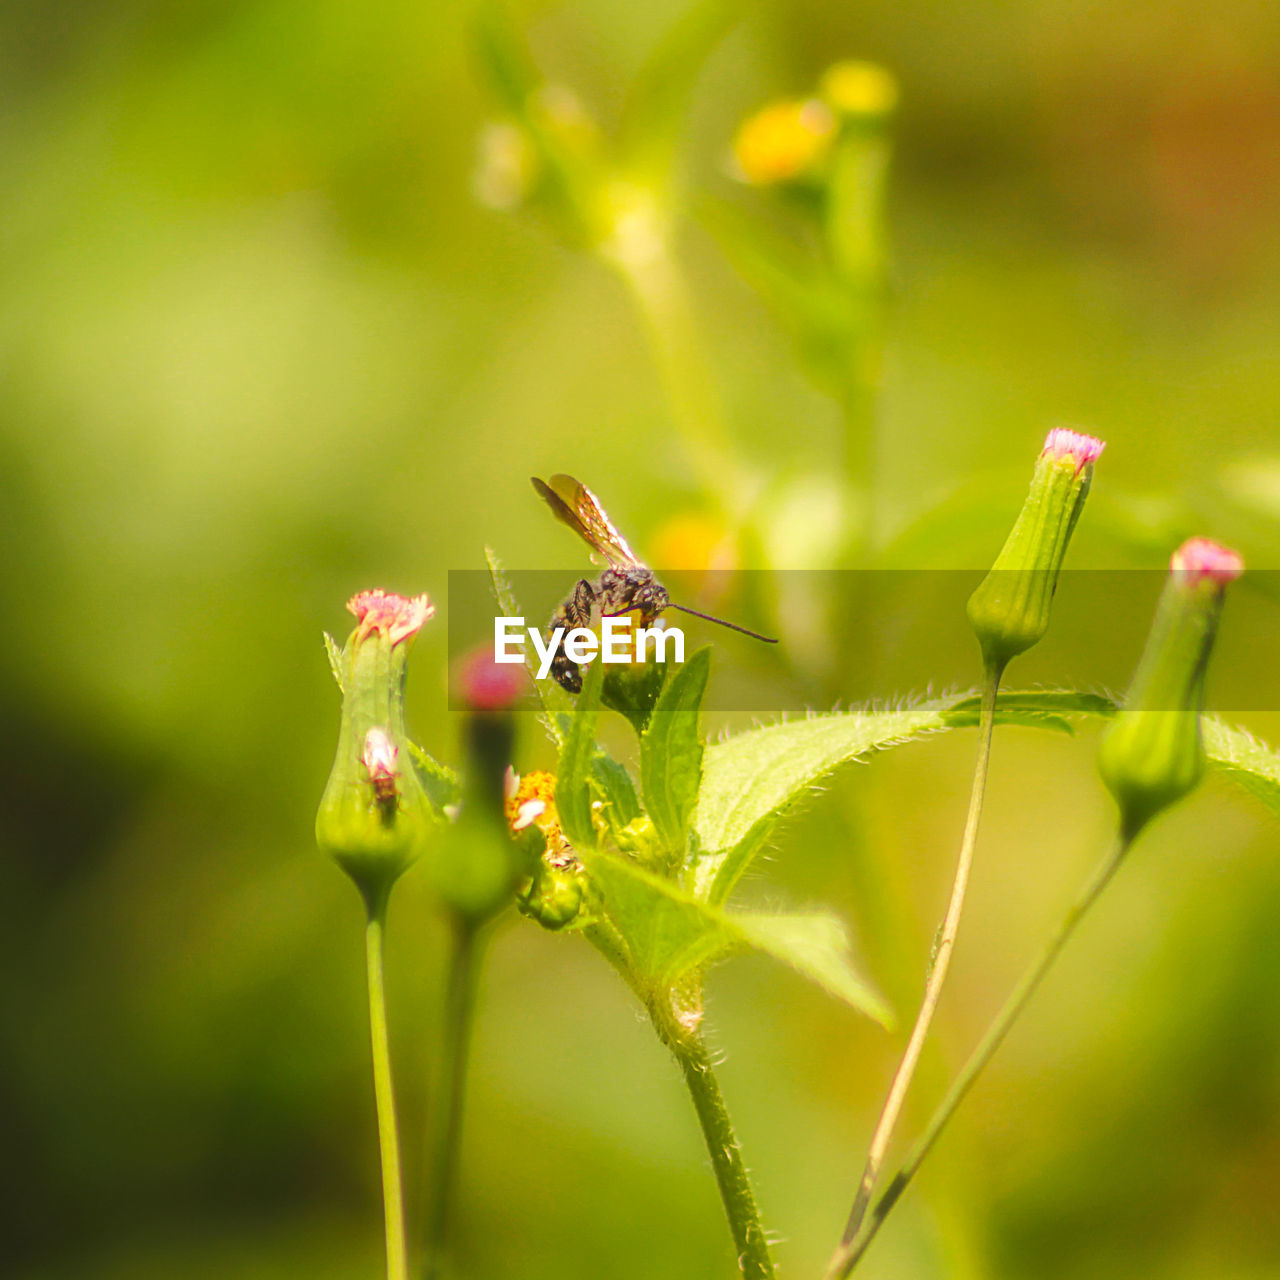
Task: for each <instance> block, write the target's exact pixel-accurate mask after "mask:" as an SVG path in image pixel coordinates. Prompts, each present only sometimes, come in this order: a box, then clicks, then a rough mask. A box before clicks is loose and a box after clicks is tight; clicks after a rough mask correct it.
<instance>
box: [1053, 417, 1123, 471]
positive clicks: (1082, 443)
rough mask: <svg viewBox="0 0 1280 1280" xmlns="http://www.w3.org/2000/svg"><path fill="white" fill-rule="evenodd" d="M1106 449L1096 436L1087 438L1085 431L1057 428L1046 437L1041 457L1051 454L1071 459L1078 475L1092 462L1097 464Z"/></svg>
mask: <svg viewBox="0 0 1280 1280" xmlns="http://www.w3.org/2000/svg"><path fill="white" fill-rule="evenodd" d="M1106 447H1107V446H1106V444H1105V443H1104V442H1103V441H1101V440H1099V439H1098V438H1097V437H1096V436H1087V435H1085V434H1084V432H1083V431H1071V430H1069V429H1068V428H1067V427H1055V428H1054V429H1053V430H1052V431H1050V432H1049V434H1048V436H1046V437H1045V442H1044V448H1043V449H1042V450H1041V451H1040V456H1041V457H1042V458H1043V457H1044V455H1045V454H1047V453H1049V454H1053V455H1054V456H1055V457H1059V458H1070V459H1071V460H1072V461H1073V462H1074V463H1075V464H1076V474H1077V475H1078V474H1079V473H1080V472H1081V471H1082V470H1083V469H1084V468H1085V467H1087V466H1088V465H1089V464H1090V463H1091V462H1097V460H1098V457H1099V455H1100V454H1101V453H1102V451H1103V449H1105V448H1106Z"/></svg>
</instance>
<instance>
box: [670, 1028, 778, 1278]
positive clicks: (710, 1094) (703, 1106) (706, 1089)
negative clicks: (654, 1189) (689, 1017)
mask: <svg viewBox="0 0 1280 1280" xmlns="http://www.w3.org/2000/svg"><path fill="white" fill-rule="evenodd" d="M664 1038H665V1037H664ZM669 1043H670V1045H671V1050H672V1052H673V1053H674V1054H675V1055H676V1060H677V1061H678V1062H679V1063H680V1069H681V1070H682V1071H683V1072H684V1079H685V1083H686V1084H687V1085H688V1087H689V1095H690V1097H692V1098H693V1106H694V1109H695V1110H696V1111H697V1113H698V1121H699V1123H700V1124H701V1125H702V1135H703V1137H704V1138H705V1139H706V1143H707V1151H708V1152H709V1153H710V1155H711V1166H712V1168H713V1169H714V1170H715V1175H716V1182H717V1183H718V1184H719V1187H720V1198H721V1200H722V1201H723V1202H724V1211H725V1214H726V1216H727V1217H728V1219H729V1229H730V1231H732V1233H733V1243H734V1245H735V1246H736V1247H737V1250H738V1269H739V1270H740V1271H741V1272H742V1275H743V1276H744V1277H745V1280H773V1277H774V1275H775V1274H776V1273H775V1272H774V1269H773V1259H772V1258H771V1257H770V1256H769V1241H768V1239H767V1237H766V1236H765V1232H764V1227H763V1226H761V1224H760V1210H759V1209H758V1208H757V1207H756V1197H755V1192H754V1191H753V1190H752V1189H751V1179H750V1178H749V1177H748V1175H747V1167H746V1165H745V1164H743V1162H742V1148H741V1146H739V1144H738V1137H737V1134H735V1133H734V1130H733V1122H732V1121H731V1120H730V1118H729V1112H728V1110H727V1109H726V1108H725V1105H724V1096H723V1095H722V1094H721V1092H720V1085H719V1082H718V1081H717V1080H716V1076H715V1071H714V1070H713V1069H712V1066H711V1058H710V1055H709V1054H708V1053H707V1047H706V1044H705V1043H704V1042H703V1040H702V1038H701V1036H699V1035H697V1034H694V1035H688V1034H686V1035H683V1036H681V1037H679V1038H672V1039H671V1040H669Z"/></svg>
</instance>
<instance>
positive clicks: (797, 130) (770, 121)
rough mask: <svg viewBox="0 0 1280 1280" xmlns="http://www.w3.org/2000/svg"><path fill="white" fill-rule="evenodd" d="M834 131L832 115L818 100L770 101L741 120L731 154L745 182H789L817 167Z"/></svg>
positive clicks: (759, 184)
mask: <svg viewBox="0 0 1280 1280" xmlns="http://www.w3.org/2000/svg"><path fill="white" fill-rule="evenodd" d="M835 133H836V122H835V117H834V116H833V115H832V114H831V111H830V109H829V108H828V107H827V106H826V104H825V103H822V102H819V101H818V99H816V98H805V99H800V100H795V101H791V100H788V101H782V102H773V103H770V104H769V105H768V106H767V107H764V108H762V109H761V110H760V111H757V112H756V114H755V115H753V116H749V117H748V118H747V119H746V120H744V121H743V123H742V125H741V127H740V128H739V129H738V136H737V137H736V138H735V139H734V140H733V157H734V160H735V161H736V162H737V166H738V171H739V173H740V174H741V176H742V177H743V178H744V179H745V180H746V181H747V182H751V183H754V184H756V185H757V186H764V185H767V184H769V183H774V182H789V181H792V180H794V179H796V178H799V177H803V176H804V175H806V174H808V173H812V172H813V171H814V170H815V169H816V168H817V167H818V165H819V164H820V163H821V162H822V160H823V159H824V158H825V157H826V154H827V151H828V150H829V148H830V146H831V141H832V139H833V138H834V137H835Z"/></svg>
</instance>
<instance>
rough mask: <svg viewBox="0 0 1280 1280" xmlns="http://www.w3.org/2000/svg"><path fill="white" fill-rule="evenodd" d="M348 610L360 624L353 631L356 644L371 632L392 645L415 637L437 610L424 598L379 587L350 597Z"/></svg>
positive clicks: (423, 596)
mask: <svg viewBox="0 0 1280 1280" xmlns="http://www.w3.org/2000/svg"><path fill="white" fill-rule="evenodd" d="M347 608H348V609H349V610H350V611H351V612H352V613H354V614H355V616H356V621H357V622H358V623H359V624H360V625H359V626H358V627H357V628H356V641H357V642H360V641H362V640H364V639H365V638H366V637H367V636H368V634H369V632H371V631H381V632H383V633H384V634H385V635H386V637H387V639H389V640H390V641H391V643H392V644H393V645H397V644H399V643H400V641H401V640H408V639H410V638H411V637H412V636H416V635H417V634H418V632H419V631H421V630H422V627H423V624H424V623H425V622H427V621H428V619H430V618H432V617H434V616H435V611H436V607H435V605H433V604H432V603H431V600H430V599H429V598H428V597H427V596H425V595H422V596H413V597H412V598H409V597H406V596H398V595H395V594H394V593H393V592H390V591H383V590H381V588H375V589H373V590H372V591H361V592H360V593H359V594H358V595H354V596H352V597H351V599H350V600H348V601H347Z"/></svg>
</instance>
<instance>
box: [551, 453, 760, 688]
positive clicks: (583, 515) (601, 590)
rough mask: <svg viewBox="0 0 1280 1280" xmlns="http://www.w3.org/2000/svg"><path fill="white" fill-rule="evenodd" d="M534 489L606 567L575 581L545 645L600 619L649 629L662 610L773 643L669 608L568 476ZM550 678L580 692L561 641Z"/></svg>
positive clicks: (591, 499) (592, 499) (591, 498)
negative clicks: (628, 617)
mask: <svg viewBox="0 0 1280 1280" xmlns="http://www.w3.org/2000/svg"><path fill="white" fill-rule="evenodd" d="M533 487H534V488H535V489H536V490H537V491H538V494H539V495H540V496H541V498H542V499H543V501H544V502H545V503H546V504H547V506H549V507H550V508H551V510H552V512H553V513H554V515H555V517H556V519H558V520H560V521H561V522H562V523H563V524H567V525H568V526H569V528H570V529H572V530H573V531H574V533H576V534H577V535H578V536H579V537H580V538H581V539H582V540H583V541H584V542H585V543H586V544H587V545H588V546H589V547H590V548H591V549H592V551H595V552H597V553H598V554H599V555H602V556H604V558H605V559H606V560H608V561H609V567H608V568H607V569H606V570H605V571H604V572H603V573H602V574H601V575H600V577H599V578H598V579H597V580H596V581H595V582H589V581H588V580H587V579H586V578H580V579H579V580H578V582H577V585H576V586H575V587H574V588H573V594H572V595H570V596H569V598H568V599H567V600H566V601H565V602H564V603H563V604H562V605H561V606H560V607H559V608H558V609H557V610H556V611H555V613H554V614H552V616H551V626H550V628H549V630H548V633H547V638H548V640H550V639H551V638H552V637H553V636H554V634H555V631H556V629H557V628H559V627H563V628H564V632H563V635H567V634H568V633H569V632H570V631H571V630H573V629H574V628H575V627H588V628H589V627H591V626H592V625H593V623H594V622H595V621H596V620H597V619H599V618H612V617H621V616H622V615H624V614H628V613H634V614H636V615H637V622H638V625H640V626H642V627H650V626H652V625H653V623H654V622H655V621H656V620H657V618H658V615H659V614H660V613H662V612H663V611H664V610H665V609H679V610H680V611H681V612H682V613H691V614H693V616H694V617H695V618H702V619H704V620H705V621H707V622H715V623H718V624H719V625H720V626H722V627H728V628H729V629H730V630H731V631H740V632H742V634H743V635H748V636H751V637H752V638H753V639H755V640H763V641H764V642H765V643H766V644H776V643H777V641H776V640H771V639H770V638H769V637H768V636H762V635H759V634H757V633H756V632H754V631H748V630H747V629H746V628H745V627H739V626H736V625H735V624H734V623H732V622H725V621H724V620H723V619H721V618H713V617H711V616H710V615H709V614H706V613H699V612H698V611H697V610H696V609H690V608H687V607H686V606H685V605H682V604H674V603H673V602H672V600H671V597H670V596H669V595H668V594H667V589H666V587H664V586H663V585H662V583H660V582H659V581H658V580H657V578H655V577H654V576H653V570H652V569H649V568H647V567H646V566H645V565H643V564H641V563H640V560H639V559H638V557H637V556H636V554H635V552H634V551H632V550H631V548H630V547H629V546H628V545H627V540H626V539H625V538H624V537H623V536H622V534H620V533H619V532H618V530H617V529H616V528H615V527H614V524H613V522H612V521H611V520H610V519H609V517H608V516H607V515H605V513H604V508H603V507H602V506H601V505H600V502H599V500H598V499H597V498H596V496H595V494H594V493H592V492H591V490H590V489H588V488H587V486H586V485H585V484H583V483H582V482H581V481H579V480H575V479H574V478H573V477H572V476H566V475H554V476H552V477H551V480H550V483H547V482H545V481H542V480H539V479H538V478H537V477H536V476H535V477H533ZM551 674H552V675H553V676H554V677H555V679H556V681H557V682H558V683H559V684H560V685H561V687H563V688H564V689H567V690H568V691H569V692H570V693H580V692H581V691H582V672H581V670H580V668H579V664H578V663H576V662H574V661H573V660H572V659H571V658H570V657H568V655H567V654H566V653H565V652H564V644H563V638H562V641H561V643H560V644H559V645H558V646H557V649H556V655H555V657H554V658H553V659H552V660H551Z"/></svg>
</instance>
